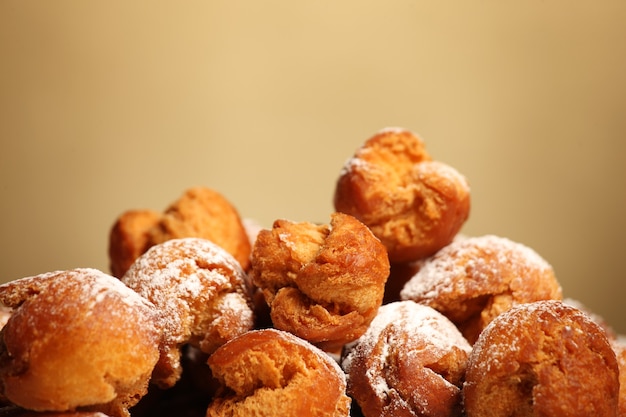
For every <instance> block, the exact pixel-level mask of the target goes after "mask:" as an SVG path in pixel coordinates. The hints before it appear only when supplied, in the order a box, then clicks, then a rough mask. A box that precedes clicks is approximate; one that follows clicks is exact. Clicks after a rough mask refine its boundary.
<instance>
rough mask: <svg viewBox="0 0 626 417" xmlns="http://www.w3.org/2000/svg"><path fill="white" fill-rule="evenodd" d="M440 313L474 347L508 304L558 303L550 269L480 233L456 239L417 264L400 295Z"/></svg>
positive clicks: (525, 251) (528, 252) (524, 250)
mask: <svg viewBox="0 0 626 417" xmlns="http://www.w3.org/2000/svg"><path fill="white" fill-rule="evenodd" d="M400 298H401V299H402V300H412V301H415V302H418V303H420V304H425V305H428V306H430V307H433V308H434V309H436V310H438V311H440V312H442V313H443V314H444V315H445V316H446V317H448V318H449V319H450V320H451V321H452V322H453V323H455V324H456V325H457V326H458V327H459V329H460V330H461V332H462V333H463V335H464V336H465V338H466V339H467V340H468V341H469V342H470V343H474V342H475V341H476V339H477V338H478V335H479V334H480V332H481V331H482V329H484V328H485V326H486V325H487V324H488V323H489V322H490V321H491V320H493V319H494V318H495V317H496V316H497V315H499V314H500V313H502V312H504V311H506V310H508V309H509V308H510V307H511V306H513V305H516V304H520V303H528V302H532V301H539V300H553V299H555V300H560V299H562V291H561V286H560V285H559V283H558V281H557V280H556V277H555V275H554V270H553V269H552V266H551V265H550V264H549V263H548V262H546V261H545V260H544V259H543V258H542V257H541V256H539V255H538V254H537V253H536V252H535V251H534V250H532V249H530V248H529V247H527V246H525V245H522V244H520V243H517V242H513V241H511V240H509V239H506V238H502V237H498V236H494V235H485V236H480V237H468V238H465V239H459V240H456V241H454V242H452V243H451V244H449V245H448V246H446V247H445V248H443V249H441V250H440V251H439V252H437V253H436V254H435V255H433V256H432V257H429V258H427V259H425V260H423V261H422V264H421V266H420V268H419V271H418V272H417V273H416V274H415V275H414V276H413V277H412V278H411V279H410V280H409V281H408V282H407V283H406V285H405V286H404V288H403V289H402V291H401V292H400Z"/></svg>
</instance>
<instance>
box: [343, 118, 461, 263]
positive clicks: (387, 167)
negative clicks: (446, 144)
mask: <svg viewBox="0 0 626 417" xmlns="http://www.w3.org/2000/svg"><path fill="white" fill-rule="evenodd" d="M334 205H335V209H336V210H337V211H340V212H343V213H347V214H350V215H352V216H354V217H356V218H357V219H359V220H360V221H362V222H363V223H365V224H366V225H367V226H368V227H369V228H370V229H371V230H372V232H373V233H374V235H376V236H377V237H378V238H380V240H381V241H382V242H383V244H384V245H385V247H386V248H387V251H388V253H389V259H390V260H391V262H392V263H396V262H409V261H413V260H416V259H420V258H424V257H426V256H429V255H432V254H433V253H435V252H436V251H437V250H439V249H440V248H442V247H443V246H445V245H447V244H448V243H450V242H451V241H452V239H453V238H454V236H455V235H456V234H457V232H458V231H459V230H460V228H461V226H462V225H463V224H464V223H465V221H466V220H467V218H468V216H469V209H470V193H469V185H468V183H467V181H466V180H465V178H464V177H463V176H462V175H461V174H460V173H459V172H457V171H456V170H455V169H454V168H453V167H451V166H449V165H447V164H444V163H442V162H439V161H433V160H432V158H431V157H430V155H429V154H428V153H427V152H426V149H425V146H424V143H423V141H422V140H421V139H420V138H419V137H418V136H416V135H415V134H413V133H412V132H410V131H408V130H405V129H397V128H396V129H384V130H382V131H380V132H378V133H377V134H375V135H374V136H373V137H371V138H370V139H368V140H367V141H366V142H365V143H364V144H363V145H362V146H361V147H360V148H359V149H357V150H356V152H355V154H354V155H353V157H352V158H350V159H348V161H347V162H346V164H345V165H344V167H343V169H342V170H341V173H340V175H339V178H338V180H337V184H336V187H335V195H334Z"/></svg>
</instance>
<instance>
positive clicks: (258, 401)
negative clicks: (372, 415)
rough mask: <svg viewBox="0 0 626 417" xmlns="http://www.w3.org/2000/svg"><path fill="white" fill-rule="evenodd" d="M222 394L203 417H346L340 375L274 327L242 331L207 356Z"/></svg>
mask: <svg viewBox="0 0 626 417" xmlns="http://www.w3.org/2000/svg"><path fill="white" fill-rule="evenodd" d="M208 363H209V366H210V367H211V370H212V371H213V375H214V376H215V377H216V378H217V379H218V380H220V381H221V383H222V384H223V386H224V390H223V392H222V393H221V395H219V394H218V396H217V397H216V399H215V400H214V401H213V402H212V403H211V404H210V405H209V407H208V410H207V417H213V416H215V417H217V416H226V415H227V416H232V417H238V416H241V417H244V416H251V415H255V416H261V417H262V416H268V417H270V416H271V417H273V416H303V417H347V416H348V415H349V410H350V399H349V398H348V396H347V395H346V393H345V390H346V381H345V375H344V373H343V371H341V369H340V368H339V366H338V365H337V364H336V363H335V362H334V361H333V359H331V358H330V356H328V355H327V354H325V353H324V352H322V351H321V350H319V349H317V348H316V347H314V346H313V345H311V344H309V343H307V342H305V341H304V340H302V339H299V338H298V337H296V336H294V335H292V334H290V333H288V332H283V331H279V330H275V329H264V330H255V331H252V332H248V333H246V334H244V335H242V336H240V337H238V338H236V339H233V340H232V341H230V342H228V343H227V344H225V345H224V346H222V347H221V348H219V349H218V350H217V351H216V352H215V353H214V354H213V355H211V357H210V358H209V361H208Z"/></svg>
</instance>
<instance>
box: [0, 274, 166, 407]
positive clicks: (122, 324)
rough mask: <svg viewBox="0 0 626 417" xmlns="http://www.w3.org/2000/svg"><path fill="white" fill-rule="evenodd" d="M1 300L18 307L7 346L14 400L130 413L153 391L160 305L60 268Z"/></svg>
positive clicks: (7, 330)
mask: <svg viewBox="0 0 626 417" xmlns="http://www.w3.org/2000/svg"><path fill="white" fill-rule="evenodd" d="M0 301H1V302H2V303H4V304H6V305H7V306H10V307H12V308H13V309H14V310H13V313H12V314H11V317H10V318H9V320H8V321H7V323H6V325H5V327H4V329H3V338H2V345H3V346H2V348H0V356H1V357H2V358H0V359H1V360H0V363H1V366H0V368H2V369H0V379H1V381H0V385H2V386H3V395H5V396H6V398H8V399H10V400H11V402H13V403H15V404H17V405H20V406H21V407H24V408H27V409H35V410H50V411H53V410H54V411H64V410H70V409H75V408H76V407H78V406H91V405H93V406H94V407H93V408H94V409H98V410H100V409H111V410H114V409H119V412H116V415H128V413H127V412H126V411H125V410H126V408H127V407H129V406H132V405H134V404H135V403H136V402H137V401H138V400H139V398H140V397H141V396H142V395H143V394H144V393H145V391H144V390H145V388H146V386H147V385H148V381H149V379H150V376H151V374H152V371H153V369H154V367H155V364H156V363H157V361H158V359H159V355H160V350H159V348H160V342H161V335H162V331H161V327H160V321H159V320H158V313H157V310H156V308H155V306H154V305H152V304H151V303H150V302H149V301H147V300H146V299H145V298H143V297H142V296H140V295H139V294H137V293H136V292H134V291H133V290H131V289H130V288H128V287H127V286H125V285H124V284H123V283H122V282H120V281H119V280H118V279H117V278H115V277H112V276H110V275H107V274H105V273H103V272H101V271H99V270H96V269H91V268H79V269H73V270H67V271H54V272H49V273H44V274H41V275H37V276H32V277H26V278H23V279H19V280H16V281H12V282H9V283H7V284H5V285H2V286H0ZM16 370H17V372H16ZM96 404H99V405H100V406H95V405H96ZM107 404H110V405H107Z"/></svg>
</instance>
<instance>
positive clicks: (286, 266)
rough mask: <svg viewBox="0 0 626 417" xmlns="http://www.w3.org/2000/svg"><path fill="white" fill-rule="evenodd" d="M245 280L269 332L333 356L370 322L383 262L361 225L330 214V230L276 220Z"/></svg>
mask: <svg viewBox="0 0 626 417" xmlns="http://www.w3.org/2000/svg"><path fill="white" fill-rule="evenodd" d="M250 273H251V277H252V280H253V282H254V284H255V285H256V286H258V287H259V288H260V289H261V291H262V293H263V296H264V298H265V301H266V303H267V305H268V306H269V307H270V316H271V321H272V324H273V326H274V327H276V328H278V329H280V330H285V331H289V332H291V333H293V334H295V335H297V336H299V337H301V338H303V339H305V340H307V341H309V342H311V343H313V344H314V345H316V346H318V347H320V348H322V349H323V350H327V351H334V350H339V349H340V348H341V347H342V346H343V345H344V344H345V343H347V342H350V341H352V340H354V339H356V338H357V337H359V336H360V335H361V334H363V332H365V330H366V329H367V326H368V325H369V323H370V322H371V320H372V319H373V318H374V316H375V315H376V312H377V310H378V307H380V305H381V304H382V299H383V293H384V288H385V282H386V280H387V277H388V276H389V260H388V258H387V253H386V250H385V247H384V246H383V245H382V243H381V242H380V241H379V240H378V239H377V238H376V237H375V236H374V235H373V234H372V232H371V231H370V230H369V229H368V228H367V227H366V226H365V225H364V224H363V223H361V222H359V221H358V220H357V219H355V218H354V217H352V216H349V215H346V214H343V213H333V214H332V215H331V221H330V224H325V225H316V224H313V223H308V222H300V223H297V222H291V221H287V220H277V221H275V222H274V225H273V228H272V229H271V230H267V229H266V230H262V231H261V232H260V233H259V235H258V237H257V240H256V243H255V245H254V248H253V251H252V269H251V272H250Z"/></svg>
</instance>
